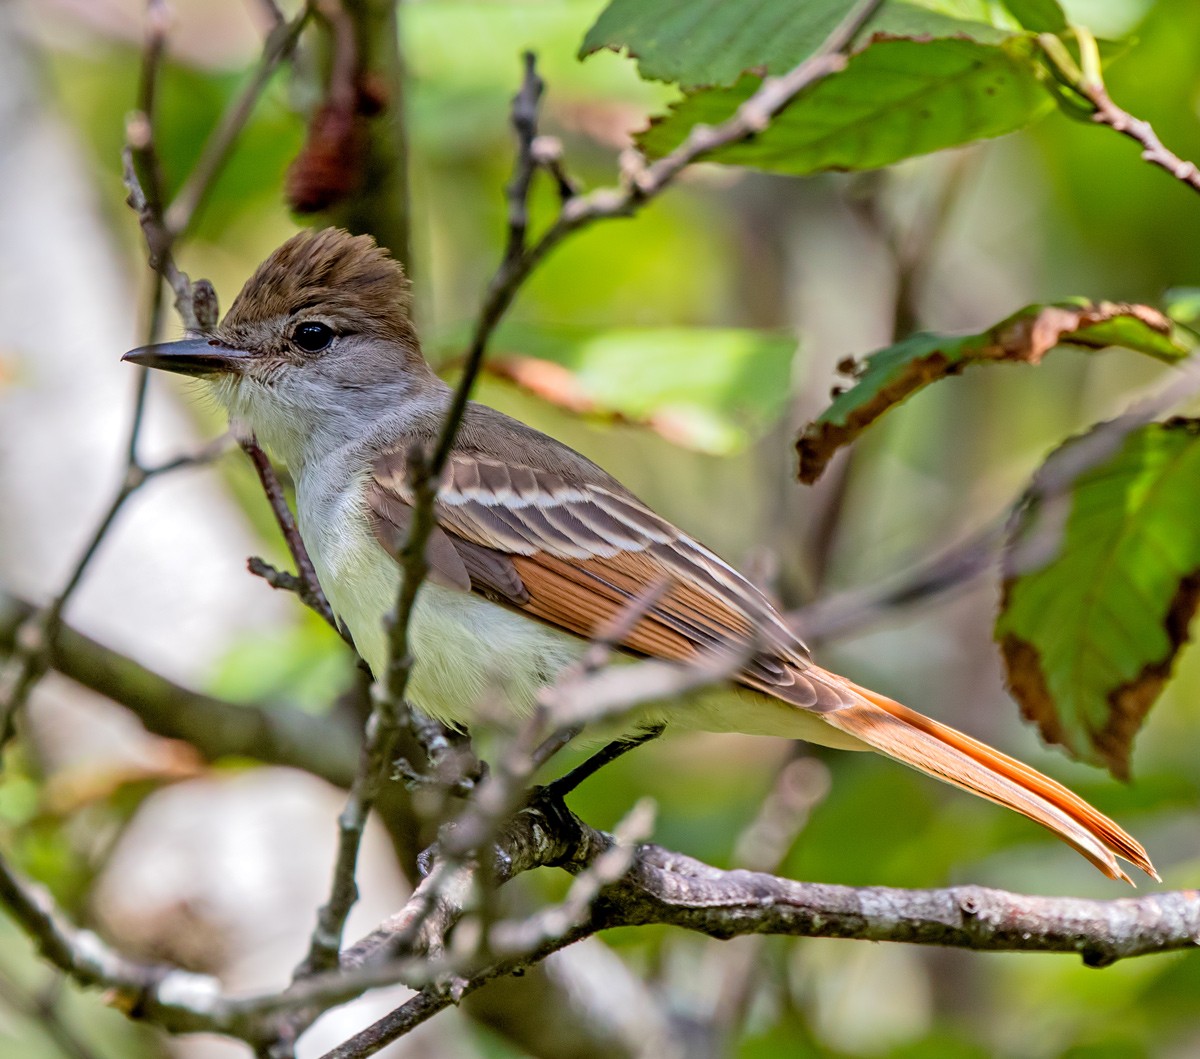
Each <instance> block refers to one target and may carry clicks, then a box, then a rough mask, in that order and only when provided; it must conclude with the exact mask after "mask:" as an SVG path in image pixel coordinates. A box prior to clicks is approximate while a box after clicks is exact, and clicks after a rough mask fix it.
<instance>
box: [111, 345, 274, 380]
mask: <svg viewBox="0 0 1200 1059" xmlns="http://www.w3.org/2000/svg"><path fill="white" fill-rule="evenodd" d="M121 359H122V360H123V361H124V360H127V361H129V363H130V364H140V365H141V366H142V367H144V368H160V369H161V370H163V371H174V372H178V373H179V374H180V375H224V374H228V373H233V374H240V373H241V371H242V370H243V368H244V367H245V365H246V364H247V363H248V362H249V361H250V359H251V354H249V353H247V352H245V351H244V350H240V349H230V348H229V347H228V346H223V345H221V343H219V342H218V341H216V339H210V338H185V339H183V340H182V341H179V342H160V343H158V344H157V345H154V346H142V347H140V348H139V349H131V350H130V351H129V352H128V353H126V354H125V356H123V357H122V358H121Z"/></svg>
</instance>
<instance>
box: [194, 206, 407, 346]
mask: <svg viewBox="0 0 1200 1059" xmlns="http://www.w3.org/2000/svg"><path fill="white" fill-rule="evenodd" d="M411 304H412V295H411V290H410V286H409V282H408V277H407V276H406V275H405V274H404V268H403V266H402V265H401V264H400V262H399V261H397V260H395V258H393V257H392V256H391V255H390V254H389V253H388V252H387V250H385V249H384V248H383V247H381V246H379V245H378V244H376V242H375V240H374V239H372V238H371V237H370V236H369V235H351V234H350V233H349V232H347V231H344V230H343V229H341V228H322V229H317V230H309V231H304V232H301V233H300V234H299V235H294V236H292V238H291V239H289V240H288V241H287V242H286V243H284V244H283V245H282V246H281V247H280V248H279V249H278V250H276V251H275V252H274V253H273V254H272V255H271V256H270V257H269V258H267V260H266V261H264V262H263V263H262V264H261V265H259V266H258V268H257V269H256V270H255V272H254V275H253V276H251V277H250V279H249V280H247V281H246V285H245V286H244V287H243V288H242V290H241V292H240V293H239V294H238V296H237V297H236V298H235V299H234V301H233V305H232V306H231V307H230V309H229V312H228V313H227V314H226V315H225V318H224V319H223V320H222V321H221V323H220V325H219V326H218V327H217V329H216V332H215V334H214V337H215V338H217V339H218V340H219V341H221V342H224V343H226V344H227V345H230V346H234V347H241V346H245V345H248V344H251V343H254V342H261V340H262V336H263V334H264V332H265V331H267V330H279V328H278V324H279V323H280V321H287V320H295V321H299V320H301V319H310V318H311V319H319V320H320V321H321V322H322V323H325V324H326V325H327V326H329V327H331V328H332V329H333V330H334V331H335V332H337V333H339V334H360V335H370V336H372V337H375V338H381V339H385V340H390V341H393V342H400V343H404V344H405V345H409V346H415V345H416V342H417V336H416V331H415V330H414V329H413V325H412V321H411V319H410V318H409V311H410V307H411Z"/></svg>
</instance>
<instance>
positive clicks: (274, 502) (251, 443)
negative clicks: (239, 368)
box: [240, 438, 349, 643]
mask: <svg viewBox="0 0 1200 1059" xmlns="http://www.w3.org/2000/svg"><path fill="white" fill-rule="evenodd" d="M240 444H241V446H242V451H243V452H245V454H246V455H247V456H249V457H250V462H251V463H252V464H253V465H254V471H255V473H256V474H257V475H258V480H259V482H260V483H261V485H262V488H263V493H265V494H266V497H267V503H269V504H270V505H271V511H272V512H274V514H275V521H276V522H277V523H278V524H279V531H280V532H281V533H282V534H283V540H284V543H285V544H286V545H287V549H288V553H289V554H290V555H291V557H292V562H293V563H295V564H296V575H295V576H294V577H291V576H290V575H288V577H285V576H283V575H280V574H279V571H277V570H275V568H274V567H272V566H270V564H268V563H266V562H263V560H261V559H256V558H252V559H250V560H249V561H248V566H249V569H250V572H251V573H252V574H256V575H258V576H259V577H263V578H265V579H266V580H267V582H268V583H269V584H270V585H271V587H272V588H286V589H288V590H290V591H293V592H295V593H296V595H298V596H299V597H300V599H301V601H302V602H303V603H304V604H305V606H307V607H310V608H311V609H312V610H314V611H316V612H317V613H318V614H319V615H321V617H322V618H324V619H325V621H326V622H328V624H329V625H330V626H332V627H333V629H335V630H336V631H337V633H338V635H339V636H341V637H342V638H343V639H346V641H347V643H349V639H348V638H347V636H346V633H345V632H344V631H343V630H342V628H341V626H340V625H338V621H337V618H336V617H335V616H334V613H333V608H332V607H331V606H330V605H329V600H328V599H326V598H325V592H324V590H323V589H322V588H321V583H320V582H319V581H318V580H317V572H316V570H315V569H314V568H313V564H312V559H310V558H309V555H308V549H307V548H305V547H304V541H303V540H302V539H301V537H300V528H299V527H298V526H297V525H296V519H295V516H294V515H293V514H292V509H291V508H290V507H288V502H287V497H286V496H284V495H283V486H282V485H281V484H280V483H279V476H278V475H276V473H275V468H274V467H272V466H271V461H270V460H269V459H268V458H267V454H266V453H265V452H263V450H262V449H261V448H259V445H258V442H257V441H255V440H254V439H253V438H244V439H242V440H241V441H240ZM271 571H273V572H274V574H275V575H276V576H275V579H272V576H271V573H270V572H271ZM289 578H290V579H289Z"/></svg>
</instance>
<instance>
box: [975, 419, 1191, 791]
mask: <svg viewBox="0 0 1200 1059" xmlns="http://www.w3.org/2000/svg"><path fill="white" fill-rule="evenodd" d="M1078 442H1079V439H1075V440H1074V441H1071V442H1068V443H1067V444H1066V445H1064V446H1062V447H1061V448H1060V449H1058V450H1057V451H1056V452H1055V453H1053V454H1052V455H1051V456H1050V458H1049V459H1048V460H1047V461H1046V465H1045V468H1052V467H1053V465H1055V463H1056V462H1057V461H1059V460H1062V459H1063V458H1064V455H1063V454H1064V453H1066V454H1070V453H1071V452H1072V449H1073V448H1074V446H1075V445H1077V444H1078ZM1067 458H1070V456H1069V455H1068V456H1067ZM1045 468H1044V469H1045ZM1198 498H1200V422H1197V421H1196V420H1173V421H1171V422H1169V423H1150V424H1148V425H1146V426H1143V427H1140V428H1138V429H1136V430H1134V431H1132V432H1131V433H1130V434H1129V435H1128V437H1127V438H1126V439H1125V440H1124V443H1123V445H1122V446H1121V448H1120V449H1119V450H1118V451H1117V452H1116V453H1115V454H1113V455H1112V456H1110V457H1109V458H1108V459H1107V460H1105V461H1104V462H1102V463H1100V464H1098V465H1096V466H1093V467H1090V468H1088V469H1087V470H1086V471H1084V472H1083V473H1082V474H1080V475H1079V476H1078V477H1076V478H1075V479H1074V481H1073V483H1072V486H1071V488H1070V493H1069V495H1068V496H1065V497H1062V496H1054V495H1051V496H1050V497H1048V498H1047V499H1044V500H1039V501H1036V502H1034V503H1031V505H1029V506H1028V507H1027V508H1026V509H1025V510H1024V511H1023V512H1022V514H1021V516H1020V518H1019V520H1018V522H1017V524H1016V526H1015V528H1014V530H1013V532H1012V535H1011V540H1010V549H1009V552H1008V554H1007V556H1006V561H1005V581H1004V596H1003V602H1002V604H1001V610H1000V615H999V618H998V619H997V622H996V632H995V635H996V639H997V640H998V641H999V643H1000V645H1001V650H1002V653H1003V655H1004V662H1005V666H1006V667H1007V671H1008V683H1009V687H1010V688H1011V689H1012V692H1013V695H1014V696H1015V697H1016V699H1017V701H1018V702H1019V703H1020V705H1021V710H1022V712H1023V713H1024V714H1025V716H1026V717H1027V718H1029V719H1030V720H1032V721H1034V722H1035V723H1036V724H1037V725H1038V728H1039V729H1040V730H1041V733H1042V736H1043V737H1044V738H1045V739H1047V740H1048V741H1050V742H1053V743H1059V744H1061V745H1062V746H1064V747H1066V748H1067V749H1068V750H1069V751H1070V752H1071V753H1072V754H1073V755H1074V756H1076V757H1078V758H1081V759H1083V760H1085V761H1090V762H1092V763H1095V764H1102V765H1105V766H1107V767H1108V769H1109V770H1110V771H1111V772H1112V773H1113V774H1114V775H1116V776H1119V777H1122V778H1124V777H1127V776H1128V774H1129V753H1130V748H1131V744H1132V741H1133V737H1134V735H1135V734H1136V733H1137V731H1138V729H1139V727H1140V726H1141V724H1142V721H1143V720H1144V719H1145V716H1146V714H1147V712H1148V711H1149V709H1150V707H1151V706H1152V705H1153V704H1154V701H1155V699H1156V698H1157V697H1158V695H1159V693H1160V692H1161V690H1162V688H1163V685H1164V684H1165V683H1166V680H1167V678H1168V677H1169V676H1170V673H1171V669H1172V666H1173V665H1174V662H1175V658H1176V656H1177V655H1178V653H1179V650H1180V649H1181V647H1182V646H1183V644H1184V643H1185V642H1186V641H1187V638H1188V624H1189V622H1190V620H1191V617H1192V615H1193V614H1194V612H1195V610H1196V605H1197V602H1200V519H1197V518H1196V517H1195V512H1196V502H1197V499H1198ZM1062 501H1066V502H1067V503H1068V504H1069V511H1067V512H1066V517H1065V520H1063V519H1062V514H1063V513H1062V511H1061V502H1062ZM1056 508H1058V509H1059V510H1056ZM1048 522H1049V523H1052V524H1053V525H1051V527H1050V528H1051V529H1058V523H1059V522H1061V523H1062V525H1061V530H1060V531H1059V532H1058V534H1057V547H1056V548H1055V549H1053V550H1052V551H1051V552H1050V554H1049V557H1048V558H1046V557H1045V553H1046V549H1045V548H1043V547H1041V546H1039V547H1038V548H1037V549H1030V548H1029V547H1023V545H1025V544H1027V542H1028V541H1030V540H1031V539H1033V538H1034V537H1035V536H1039V535H1041V536H1044V534H1045V532H1046V528H1047V523H1048ZM1034 552H1036V553H1038V554H1040V555H1042V556H1043V558H1042V559H1041V561H1040V562H1039V563H1038V564H1037V565H1035V566H1032V568H1031V564H1030V563H1029V561H1028V560H1029V557H1030V555H1031V554H1032V553H1034Z"/></svg>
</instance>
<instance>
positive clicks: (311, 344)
mask: <svg viewBox="0 0 1200 1059" xmlns="http://www.w3.org/2000/svg"><path fill="white" fill-rule="evenodd" d="M292 341H293V342H295V343H296V345H298V346H299V347H300V348H301V349H302V350H304V352H305V353H320V352H321V350H323V349H328V348H329V343H330V342H332V341H333V328H332V327H330V326H329V325H328V324H319V323H316V322H315V321H312V320H310V321H309V322H308V323H305V324H300V325H299V326H297V328H296V330H295V331H293V332H292Z"/></svg>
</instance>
